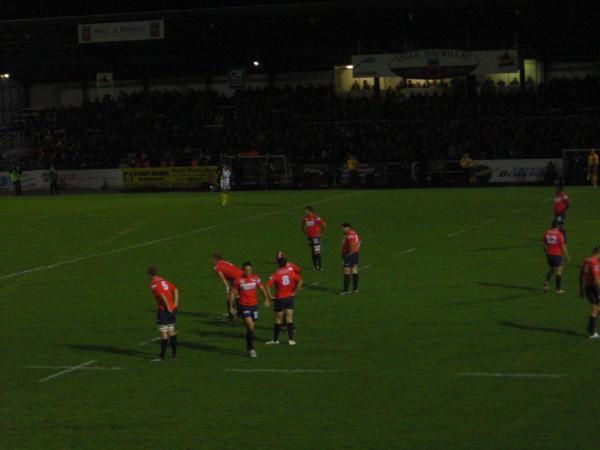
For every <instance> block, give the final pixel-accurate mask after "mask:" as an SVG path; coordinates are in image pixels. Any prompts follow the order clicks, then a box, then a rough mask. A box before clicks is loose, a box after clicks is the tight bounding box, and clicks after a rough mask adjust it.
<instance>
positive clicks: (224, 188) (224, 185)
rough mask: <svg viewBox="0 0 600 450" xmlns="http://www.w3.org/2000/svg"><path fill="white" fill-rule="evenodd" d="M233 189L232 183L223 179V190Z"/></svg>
mask: <svg viewBox="0 0 600 450" xmlns="http://www.w3.org/2000/svg"><path fill="white" fill-rule="evenodd" d="M230 189H231V183H230V182H229V181H223V180H221V190H222V191H229V190H230Z"/></svg>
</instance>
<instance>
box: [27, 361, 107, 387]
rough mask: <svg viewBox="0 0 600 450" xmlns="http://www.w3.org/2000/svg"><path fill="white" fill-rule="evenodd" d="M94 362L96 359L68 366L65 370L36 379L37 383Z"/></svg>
mask: <svg viewBox="0 0 600 450" xmlns="http://www.w3.org/2000/svg"><path fill="white" fill-rule="evenodd" d="M95 362H96V360H95V359H92V360H91V361H86V362H84V363H82V364H79V365H78V366H73V367H69V368H68V369H65V370H63V371H61V372H58V373H55V374H52V375H50V376H48V377H46V378H42V379H41V380H38V383H43V382H45V381H48V380H51V379H52V378H56V377H60V376H61V375H65V374H67V373H70V372H74V371H76V370H79V369H81V368H82V367H85V366H89V365H90V364H94V363H95Z"/></svg>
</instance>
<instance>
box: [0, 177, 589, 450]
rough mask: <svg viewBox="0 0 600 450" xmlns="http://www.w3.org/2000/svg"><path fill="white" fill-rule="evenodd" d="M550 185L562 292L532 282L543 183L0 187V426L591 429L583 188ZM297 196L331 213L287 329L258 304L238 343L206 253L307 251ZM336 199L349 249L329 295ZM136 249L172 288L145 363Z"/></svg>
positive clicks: (522, 436)
mask: <svg viewBox="0 0 600 450" xmlns="http://www.w3.org/2000/svg"><path fill="white" fill-rule="evenodd" d="M568 193H569V194H570V196H571V198H572V201H573V207H572V208H571V211H570V214H569V222H568V227H567V229H568V231H569V233H570V234H569V249H570V252H571V255H572V257H573V258H572V262H571V263H570V264H569V265H568V266H567V268H566V274H565V282H564V285H565V287H564V288H565V289H566V291H567V293H566V294H564V295H562V296H559V295H557V294H555V293H553V292H551V293H548V294H543V293H542V291H541V285H542V282H543V277H544V274H545V271H546V266H545V259H544V257H543V254H542V251H541V247H540V238H541V235H542V233H543V231H544V230H545V229H546V228H547V227H548V225H549V222H550V220H551V218H552V212H551V209H552V203H551V202H550V201H549V199H550V198H551V197H552V194H553V191H552V190H551V189H548V188H488V189H480V190H475V189H472V190H463V189H452V190H394V191H327V192H323V191H321V192H317V191H312V192H310V191H304V192H261V193H250V192H248V193H233V195H232V201H231V204H230V206H228V207H226V208H222V207H221V206H220V205H219V199H218V196H217V194H193V193H175V194H113V195H70V196H60V197H55V198H49V197H23V198H13V197H1V198H0V205H1V206H2V208H1V209H2V212H3V220H2V225H1V233H0V236H1V238H0V239H1V240H2V241H1V242H2V255H3V258H2V260H1V261H0V294H1V295H2V299H3V319H2V332H1V334H0V335H1V336H2V346H1V348H2V355H1V358H2V363H1V367H2V370H1V371H0V382H1V383H2V389H1V396H0V399H1V401H0V411H1V412H0V429H1V436H0V447H1V448H3V449H4V448H11V449H12V448H14V449H103V450H106V449H113V448H114V449H116V448H127V449H217V448H223V449H233V448H244V449H261V450H262V449H278V448H285V449H391V448H397V449H421V448H422V449H544V450H549V449H598V448H600V433H599V431H598V424H597V416H598V414H599V413H600V406H599V405H598V400H597V398H596V395H597V391H598V388H597V386H598V385H597V382H598V376H599V373H600V342H595V341H590V340H588V339H587V334H586V331H585V326H586V323H587V312H588V305H587V302H586V301H584V300H581V299H579V298H578V297H577V293H578V292H577V291H578V289H577V273H578V264H579V261H580V260H581V259H582V258H583V257H585V256H587V255H588V253H589V251H590V249H591V247H592V246H593V245H595V244H597V243H598V242H600V237H599V236H598V226H599V225H600V208H599V206H600V202H599V197H598V196H599V195H600V194H599V193H598V192H597V191H594V190H592V189H589V188H588V189H585V188H572V189H569V190H568ZM306 204H312V205H314V206H315V209H316V210H317V212H318V213H319V214H320V215H321V216H322V217H323V218H324V219H325V220H326V221H327V222H328V223H329V227H328V229H327V230H326V232H325V235H324V238H323V242H324V243H323V255H324V264H325V268H326V270H325V271H324V272H322V273H319V272H312V271H305V282H306V289H304V290H302V291H301V292H300V294H299V296H298V298H297V301H296V306H297V309H296V324H297V329H298V335H297V341H298V345H297V346H296V347H288V346H287V345H279V346H275V347H271V346H265V345H264V344H263V342H264V341H267V340H268V339H269V338H270V337H271V329H272V320H273V319H272V312H271V311H269V310H267V309H265V308H262V309H261V318H260V320H259V322H258V329H257V333H256V336H257V339H258V341H259V342H258V344H257V351H258V358H257V359H255V360H252V359H248V358H246V357H245V356H244V350H245V341H244V328H243V325H242V323H241V322H235V323H227V322H223V321H222V317H221V314H222V313H223V312H224V311H223V310H224V306H223V292H222V287H221V285H220V283H219V282H218V280H217V278H216V276H215V274H214V272H213V271H212V265H211V263H210V260H209V259H210V254H211V253H212V252H214V251H219V252H222V254H223V255H224V256H225V257H226V258H227V259H229V260H231V261H233V262H235V263H238V264H241V263H242V261H244V260H246V259H250V260H251V261H252V262H254V265H255V271H256V272H257V273H258V274H259V275H260V276H261V277H262V278H263V279H265V278H267V277H268V275H269V274H270V273H271V272H272V271H273V269H274V264H273V262H272V259H273V255H274V253H275V252H276V251H277V250H281V249H283V250H285V251H286V252H287V254H288V257H289V259H290V260H291V261H293V262H296V263H298V264H300V265H301V266H303V267H304V268H307V269H308V268H309V261H310V258H309V253H308V249H307V247H306V246H305V241H304V239H303V236H302V234H301V232H300V230H299V222H300V219H301V217H302V214H303V206H304V205H306ZM346 220H348V221H350V222H351V223H352V225H353V226H354V228H355V229H356V231H357V232H358V233H359V234H360V235H361V238H362V240H363V247H362V250H361V266H362V267H363V270H362V272H361V292H360V293H359V294H357V295H353V296H348V297H339V296H337V295H336V292H337V290H338V289H339V288H340V287H341V268H340V260H339V246H340V242H341V236H342V235H341V229H340V227H339V224H340V223H341V222H343V221H346ZM411 249H414V251H413V250H411ZM150 264H155V265H156V266H158V268H159V270H160V271H161V275H164V276H165V277H166V278H168V279H170V280H171V281H172V282H173V283H174V284H175V285H176V286H177V287H178V288H179V289H180V291H181V304H180V311H179V315H178V324H177V327H178V330H179V339H180V348H179V355H178V358H177V359H176V360H167V361H165V362H164V363H162V364H153V363H151V362H150V359H151V358H152V357H153V356H154V355H156V354H157V350H158V345H157V343H156V342H152V343H147V342H148V341H150V340H151V339H152V338H154V337H156V336H157V332H156V329H155V326H154V301H153V299H152V297H151V295H150V293H149V290H148V287H147V278H146V275H145V269H146V267H147V266H148V265H150ZM31 269H36V270H33V271H31ZM282 340H283V341H285V342H287V338H285V336H284V339H282ZM142 343H146V344H144V345H140V344H142ZM89 361H95V362H93V363H88V362H89ZM84 363H88V365H87V366H83V367H81V368H80V369H78V370H72V371H70V372H68V373H62V374H60V375H58V376H55V377H53V378H50V379H47V377H50V376H52V375H54V374H58V373H60V372H61V371H65V370H68V369H67V368H69V367H74V366H78V365H81V364H84ZM32 366H35V367H36V368H31V367H32ZM41 366H44V367H41ZM110 368H120V369H114V370H111V369H110ZM232 369H241V370H245V371H235V370H232ZM249 369H252V370H254V369H257V370H255V371H251V372H250V371H248V370H249ZM273 369H277V370H280V371H274V370H273ZM285 370H288V371H285ZM496 373H500V374H505V375H506V376H497V377H494V376H486V375H485V374H496ZM461 374H480V375H472V376H465V375H461ZM515 374H530V375H529V376H509V375H515ZM43 379H46V381H43V382H40V380H43Z"/></svg>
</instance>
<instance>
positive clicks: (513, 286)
mask: <svg viewBox="0 0 600 450" xmlns="http://www.w3.org/2000/svg"><path fill="white" fill-rule="evenodd" d="M477 284H478V285H479V286H489V287H501V288H508V289H520V290H522V291H529V292H543V291H542V289H541V288H535V287H532V286H523V285H521V284H506V283H485V282H483V281H479V282H477Z"/></svg>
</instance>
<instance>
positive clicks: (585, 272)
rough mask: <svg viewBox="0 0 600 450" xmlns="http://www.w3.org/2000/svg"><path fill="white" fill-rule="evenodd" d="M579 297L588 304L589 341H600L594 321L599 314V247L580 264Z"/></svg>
mask: <svg viewBox="0 0 600 450" xmlns="http://www.w3.org/2000/svg"><path fill="white" fill-rule="evenodd" d="M579 296H580V297H581V298H584V296H585V297H586V298H587V300H588V302H590V316H589V319H588V327H587V330H588V333H589V335H590V339H600V335H598V333H596V321H597V320H598V313H599V312H600V246H598V247H594V250H593V254H592V256H590V257H589V258H586V259H584V260H583V262H582V263H581V268H580V270H579Z"/></svg>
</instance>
